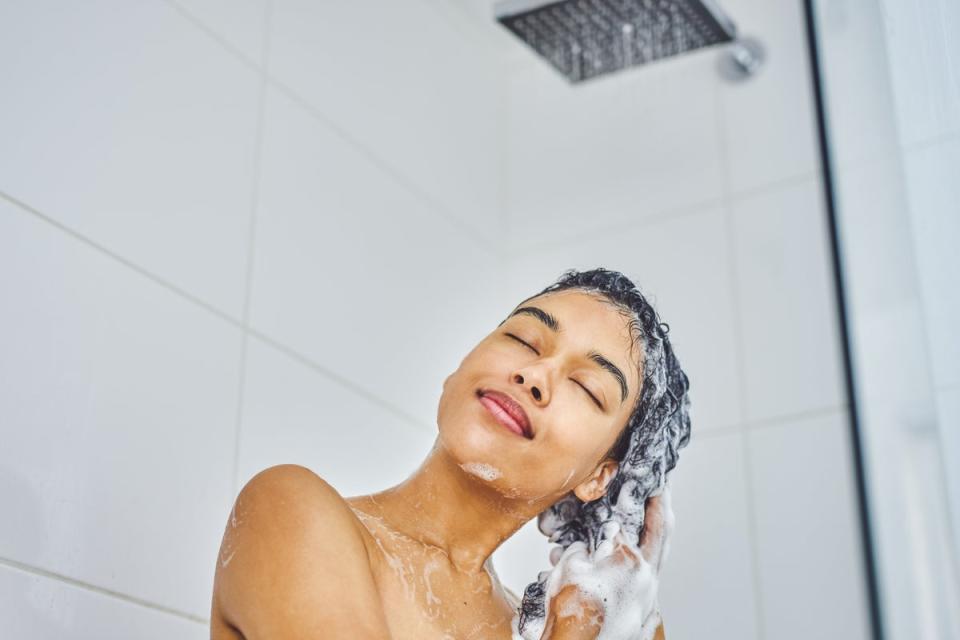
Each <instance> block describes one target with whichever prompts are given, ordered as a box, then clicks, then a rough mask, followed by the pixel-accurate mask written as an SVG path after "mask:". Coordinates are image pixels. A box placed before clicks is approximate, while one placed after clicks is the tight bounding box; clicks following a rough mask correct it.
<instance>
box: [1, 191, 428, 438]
mask: <svg viewBox="0 0 960 640" xmlns="http://www.w3.org/2000/svg"><path fill="white" fill-rule="evenodd" d="M0 200H6V201H7V202H9V203H10V204H12V205H14V207H15V208H17V209H19V210H21V211H22V212H23V213H26V214H30V215H33V216H35V217H36V218H38V219H39V220H40V221H41V222H44V223H46V224H49V225H50V226H52V227H54V228H55V229H57V230H58V231H61V232H63V233H64V234H65V235H67V236H68V237H70V238H72V239H73V240H75V241H78V242H79V243H81V244H83V245H85V246H86V247H87V248H88V249H91V250H93V251H96V252H97V253H99V254H102V255H104V256H106V257H107V258H110V259H112V260H114V261H116V262H118V263H119V264H120V265H121V266H124V267H126V268H128V269H130V270H132V271H133V272H135V273H136V274H138V275H140V276H141V277H143V278H145V279H147V280H149V281H150V282H152V283H153V284H155V285H158V286H160V287H162V288H164V289H166V290H167V291H168V292H170V293H173V294H175V295H177V296H179V297H181V298H182V299H183V300H185V301H186V302H189V303H192V304H194V305H196V306H198V307H200V308H201V309H203V310H204V311H207V312H208V313H211V314H212V315H214V316H216V317H217V318H219V319H221V320H223V321H224V322H226V323H227V324H229V325H230V326H232V327H235V328H237V329H239V330H240V331H242V332H243V333H244V334H246V335H248V336H252V337H255V338H257V339H259V340H260V341H262V342H264V343H265V344H267V345H269V346H271V347H273V348H274V349H277V350H278V351H281V352H282V353H285V354H287V355H288V356H290V357H291V358H293V359H294V360H296V361H298V362H300V363H302V364H304V365H306V366H307V367H309V368H310V369H312V370H313V371H315V372H317V373H319V374H321V375H322V376H323V377H324V378H326V379H327V380H329V381H331V382H333V383H335V384H338V385H340V386H342V387H345V388H347V389H348V390H349V391H351V392H353V393H356V394H358V395H360V396H361V397H363V398H365V399H367V400H368V401H370V402H371V403H373V404H375V405H377V406H378V407H381V408H382V409H384V410H386V411H387V412H389V413H391V414H393V415H394V416H395V417H397V418H399V419H401V420H404V421H405V422H407V423H409V424H411V425H414V426H416V427H417V428H419V429H423V428H424V425H423V423H421V422H419V421H418V420H417V419H416V418H414V417H412V416H410V415H409V414H407V413H405V412H404V411H403V410H401V409H399V408H397V407H395V406H394V405H392V404H390V403H389V402H388V401H386V400H383V399H382V398H379V397H377V396H375V395H373V394H372V393H371V392H369V391H367V390H365V389H363V388H361V387H359V386H357V385H356V384H355V383H353V382H350V381H349V380H346V379H345V378H342V377H340V376H338V375H337V374H336V373H334V372H332V371H331V370H329V369H327V368H325V367H324V366H323V365H321V364H319V363H317V362H314V361H313V360H311V359H310V358H309V357H307V356H305V355H303V354H301V353H299V352H298V351H296V350H295V349H294V348H292V347H289V346H287V345H285V344H283V343H282V342H280V341H279V340H277V339H276V338H273V337H271V336H269V335H267V334H265V333H263V332H261V331H259V330H257V329H254V328H253V327H250V326H244V324H243V322H241V321H240V320H237V319H236V318H234V317H232V316H230V315H229V314H227V313H225V312H223V311H221V310H219V309H217V308H216V307H213V306H211V305H210V304H208V303H206V302H204V301H203V300H202V299H200V298H198V297H196V296H194V295H193V294H191V293H188V292H186V291H184V290H183V289H181V288H180V287H178V286H176V285H174V284H172V283H170V282H168V281H166V280H164V279H163V278H161V277H159V276H157V275H155V274H153V273H151V272H150V271H147V270H146V269H144V268H143V267H140V266H138V265H137V264H135V263H133V262H131V261H130V260H128V259H126V258H124V257H123V256H120V255H118V254H117V253H115V252H113V251H111V250H109V249H107V248H106V247H103V246H102V245H99V244H97V243H96V242H94V241H92V240H91V239H89V238H87V237H86V236H84V235H83V234H81V233H78V232H77V231H74V230H73V229H71V228H69V227H67V226H65V225H64V224H62V223H60V222H58V221H57V220H54V219H53V218H50V217H49V216H47V215H45V214H44V213H41V212H40V211H38V210H37V209H34V208H33V207H31V206H30V205H28V204H26V203H24V202H22V201H21V200H18V199H17V198H14V197H13V196H11V195H9V194H7V193H6V192H4V191H0Z"/></svg>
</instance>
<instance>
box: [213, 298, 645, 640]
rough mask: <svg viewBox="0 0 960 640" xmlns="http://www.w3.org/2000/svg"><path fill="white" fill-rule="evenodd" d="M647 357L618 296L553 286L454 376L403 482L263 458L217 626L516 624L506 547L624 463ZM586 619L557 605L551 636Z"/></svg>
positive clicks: (229, 554)
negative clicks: (507, 402) (343, 475)
mask: <svg viewBox="0 0 960 640" xmlns="http://www.w3.org/2000/svg"><path fill="white" fill-rule="evenodd" d="M553 320H556V321H557V322H556V323H554V322H553ZM554 324H558V325H559V326H551V325H554ZM596 354H600V355H602V356H603V358H604V359H605V361H606V362H607V363H608V364H609V365H612V367H614V368H616V369H617V371H619V372H620V374H621V376H620V377H619V378H618V376H616V375H614V374H613V373H611V367H605V366H601V364H598V361H597V358H596V357H592V355H593V356H595V355H596ZM638 357H639V350H638V349H637V348H636V347H635V346H634V342H633V339H632V337H631V335H630V331H629V327H628V325H627V320H626V319H625V318H624V316H623V315H621V313H620V311H619V310H618V309H616V308H615V307H613V306H611V305H610V304H609V303H607V302H606V301H605V300H604V299H602V298H600V297H598V296H597V295H595V294H590V293H587V292H582V291H562V292H555V293H550V294H547V295H544V296H538V297H536V298H533V299H531V300H528V301H525V302H524V303H521V304H520V305H518V309H515V310H514V312H513V314H512V315H511V316H510V317H509V318H508V319H507V320H505V321H504V322H503V323H502V324H501V325H500V326H498V327H497V328H496V329H495V330H493V331H492V332H491V333H490V334H489V335H488V336H486V337H485V338H484V339H483V340H481V341H480V343H479V344H478V345H477V346H476V347H475V348H474V349H473V350H471V352H470V353H469V354H467V356H466V357H465V358H464V359H463V361H462V362H461V363H460V365H459V367H458V368H457V370H456V371H454V372H453V373H452V374H450V375H449V376H448V377H447V378H446V380H445V381H444V384H443V392H442V394H441V398H440V402H439V406H438V411H437V425H438V435H437V438H436V441H435V443H434V446H433V448H432V449H431V451H430V452H429V454H428V455H427V457H426V459H425V460H424V461H423V462H422V463H421V465H420V466H419V468H418V469H417V470H416V471H415V472H414V473H413V474H412V475H411V476H410V477H409V478H407V479H406V480H405V481H403V482H402V483H400V484H398V485H396V486H394V487H391V488H389V489H386V490H384V491H381V492H378V493H374V494H371V495H366V496H355V497H348V498H344V497H343V496H341V495H340V494H339V493H338V492H337V491H336V490H335V489H334V488H333V487H332V486H330V485H329V484H328V483H326V482H325V481H324V480H323V479H322V478H320V477H319V476H317V475H316V474H314V473H313V472H312V471H310V470H308V469H305V468H303V467H299V466H296V465H280V466H277V467H271V468H270V469H267V470H265V471H263V472H261V473H260V474H258V475H257V476H255V477H254V478H253V479H251V480H250V481H249V482H248V483H247V485H246V486H245V487H244V488H243V490H242V491H241V493H240V495H239V496H238V498H237V501H236V503H235V505H234V509H233V511H232V512H231V515H230V518H228V522H227V525H226V529H225V532H224V537H223V542H222V545H221V549H220V555H219V558H218V561H217V568H216V574H215V581H214V593H213V602H212V610H211V638H212V639H213V640H225V639H228V638H229V639H236V638H247V639H250V640H254V639H256V640H260V639H261V638H264V639H265V638H272V639H286V638H291V639H292V638H336V637H345V638H346V637H349V638H371V639H372V638H379V639H386V638H395V639H403V638H423V639H429V638H458V639H459V638H464V639H466V638H510V637H511V634H510V621H511V619H512V617H513V615H514V611H515V608H516V604H517V603H516V600H515V596H513V595H512V594H508V593H507V591H506V590H505V589H504V588H503V586H502V585H501V584H500V583H499V580H498V579H497V576H496V572H495V571H494V569H493V565H492V561H491V554H492V553H493V552H494V550H495V549H496V548H497V547H498V546H499V545H500V544H501V543H502V542H503V541H504V540H506V539H507V538H509V537H510V536H511V535H512V534H513V533H515V532H516V531H517V530H518V529H519V528H520V527H521V526H522V525H523V524H524V523H525V522H527V521H529V520H530V519H531V518H535V517H536V516H537V514H539V513H540V512H541V511H543V510H544V509H546V508H547V507H548V506H549V505H551V504H553V503H554V502H555V501H556V500H558V499H559V498H561V497H562V496H564V495H566V494H567V493H568V492H570V491H574V492H575V494H576V495H577V496H578V497H579V498H580V499H581V500H585V501H587V500H593V499H596V498H598V497H600V496H601V495H603V493H604V491H605V490H606V487H607V484H608V483H609V481H610V479H611V478H612V477H613V474H614V473H615V471H616V462H615V461H613V460H610V459H606V458H605V453H606V452H607V451H608V450H609V448H610V447H611V446H612V445H613V443H614V442H615V440H616V438H617V436H618V435H619V433H620V430H621V429H622V427H623V425H624V424H625V423H626V420H627V418H628V417H629V415H630V412H631V411H632V409H633V406H634V404H635V402H636V399H637V394H638V392H639V381H640V370H639V367H640V363H639V362H638ZM480 389H492V390H497V391H501V392H504V393H507V394H508V395H510V396H511V397H513V399H514V400H516V401H517V402H518V403H519V404H520V405H521V406H522V407H523V408H524V410H525V412H526V414H527V416H528V417H529V420H530V423H531V425H532V427H533V430H534V435H533V438H532V439H528V438H525V437H523V436H521V435H518V434H516V433H514V432H513V431H511V430H510V429H508V428H507V427H506V426H504V425H503V424H501V422H500V421H498V419H497V418H496V417H495V415H494V414H493V413H492V412H491V411H490V410H489V409H488V408H487V407H486V406H484V404H483V403H481V402H480V400H479V398H478V396H477V391H478V390H480ZM478 470H480V471H478ZM546 555H547V547H546V546H545V547H544V561H545V562H546ZM530 579H531V580H533V579H535V576H531V577H530ZM576 622H577V621H571V620H554V624H553V625H552V626H551V627H550V628H551V634H550V636H549V637H550V638H552V640H559V639H562V638H584V637H595V635H596V631H597V629H590V628H586V627H584V625H582V624H573V623H576ZM544 637H545V638H546V637H548V636H547V635H546V634H545V636H544ZM658 637H662V629H661V632H660V635H658Z"/></svg>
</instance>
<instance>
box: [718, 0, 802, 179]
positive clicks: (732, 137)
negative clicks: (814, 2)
mask: <svg viewBox="0 0 960 640" xmlns="http://www.w3.org/2000/svg"><path fill="white" fill-rule="evenodd" d="M721 4H722V6H723V8H724V10H725V11H726V12H727V13H728V14H729V15H730V16H731V17H732V18H733V20H734V22H736V23H737V30H738V33H739V34H740V35H744V36H752V37H754V38H756V39H758V40H759V41H760V42H761V43H762V44H763V46H764V48H765V50H766V58H765V61H764V64H763V67H762V68H761V69H760V70H759V72H758V73H757V74H756V75H755V76H753V77H751V78H750V79H749V80H747V81H745V82H740V83H730V82H721V84H720V94H721V101H722V105H723V111H722V117H723V127H724V138H725V148H726V151H725V158H724V159H725V161H726V167H727V173H728V176H729V180H730V188H731V190H732V191H733V192H735V193H740V192H743V191H745V190H750V189H754V188H757V187H761V186H763V185H766V184H769V183H772V182H776V181H778V180H783V179H785V178H791V177H796V176H799V175H807V174H810V173H812V172H813V171H814V170H815V169H817V168H818V166H819V161H818V159H817V154H816V150H817V146H816V145H817V142H816V140H817V138H816V111H815V109H814V102H813V88H812V84H811V79H810V78H811V75H810V64H809V59H808V58H809V56H808V53H807V45H806V35H805V32H804V18H803V0H786V1H781V2H770V1H769V0H724V1H723V2H722V3H721Z"/></svg>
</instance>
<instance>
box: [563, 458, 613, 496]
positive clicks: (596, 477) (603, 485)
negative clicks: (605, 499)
mask: <svg viewBox="0 0 960 640" xmlns="http://www.w3.org/2000/svg"><path fill="white" fill-rule="evenodd" d="M619 467H620V465H619V464H618V463H617V461H616V460H614V459H613V458H607V459H606V460H604V461H603V462H601V463H600V464H599V465H597V468H596V469H594V470H593V473H591V474H590V477H589V478H587V479H586V480H584V481H583V482H581V483H580V484H579V485H577V487H576V488H575V489H574V490H573V493H574V495H575V496H577V497H578V498H580V499H581V500H582V501H583V502H592V501H593V500H596V499H597V498H599V497H601V496H602V495H603V494H605V493H606V492H607V486H608V485H609V484H610V481H611V480H613V477H614V476H615V475H616V474H617V469H618V468H619Z"/></svg>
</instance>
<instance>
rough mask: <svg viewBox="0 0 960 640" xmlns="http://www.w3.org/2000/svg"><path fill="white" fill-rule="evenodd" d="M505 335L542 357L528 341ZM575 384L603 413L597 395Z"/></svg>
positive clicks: (510, 334)
mask: <svg viewBox="0 0 960 640" xmlns="http://www.w3.org/2000/svg"><path fill="white" fill-rule="evenodd" d="M505 335H507V336H509V337H511V338H513V339H514V340H516V341H517V342H519V343H520V344H522V345H523V346H525V347H527V348H528V349H530V350H531V351H533V352H534V353H535V354H537V355H540V352H539V351H537V350H536V349H534V348H533V346H532V345H530V344H529V343H528V342H527V341H525V340H522V339H520V338H518V337H517V336H515V335H513V334H512V333H506V334H505ZM571 380H573V378H571ZM573 382H574V383H576V385H577V386H578V387H580V388H581V389H583V390H584V391H586V392H587V395H588V396H590V399H591V400H592V401H593V403H594V404H595V405H597V407H599V408H600V410H601V411H602V410H603V405H602V404H600V401H599V400H597V397H596V396H595V395H593V393H591V392H590V389H587V388H586V387H585V386H583V385H582V384H580V383H579V382H577V381H576V380H573Z"/></svg>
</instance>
